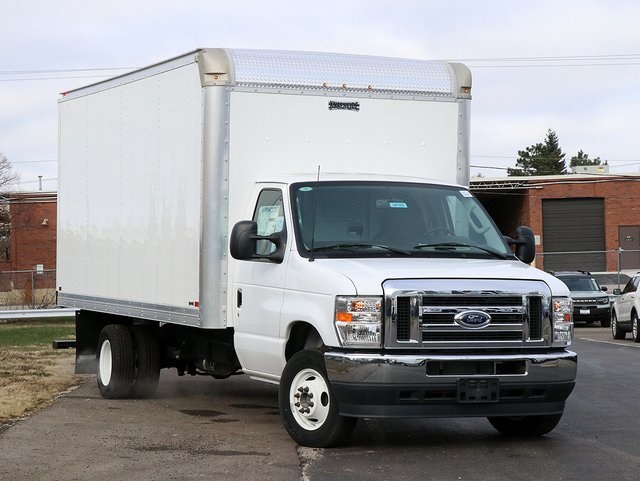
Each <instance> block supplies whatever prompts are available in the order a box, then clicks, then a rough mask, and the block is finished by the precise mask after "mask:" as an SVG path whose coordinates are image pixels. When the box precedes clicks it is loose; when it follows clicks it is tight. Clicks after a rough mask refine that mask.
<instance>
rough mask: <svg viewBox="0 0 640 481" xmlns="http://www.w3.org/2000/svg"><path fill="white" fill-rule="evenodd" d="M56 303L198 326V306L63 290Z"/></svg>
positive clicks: (88, 309) (59, 293)
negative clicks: (99, 295) (89, 294)
mask: <svg viewBox="0 0 640 481" xmlns="http://www.w3.org/2000/svg"><path fill="white" fill-rule="evenodd" d="M58 305H59V306H63V307H72V308H76V309H84V310H87V311H96V312H104V313H108V314H115V315H119V316H127V317H135V318H139V319H147V320H150V321H158V322H167V323H170V324H182V325H187V326H193V327H200V310H199V309H198V308H184V307H176V306H167V305H161V304H148V303H144V302H134V301H127V300H123V299H109V298H102V297H94V296H83V295H80V294H70V293H64V292H58Z"/></svg>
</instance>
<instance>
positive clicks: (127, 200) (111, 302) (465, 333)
mask: <svg viewBox="0 0 640 481" xmlns="http://www.w3.org/2000/svg"><path fill="white" fill-rule="evenodd" d="M470 99H471V75H470V73H469V70H468V69H467V68H466V67H465V66H464V65H461V64H456V63H447V62H440V61H422V60H409V59H396V58H383V57H371V56H357V55H344V54H324V53H304V52H291V51H263V50H243V49H239V50H235V49H199V50H196V51H193V52H190V53H188V54H185V55H182V56H179V57H177V58H173V59H170V60H167V61H163V62H160V63H157V64H155V65H151V66H149V67H147V68H143V69H140V70H137V71H134V72H132V73H128V74H125V75H122V76H119V77H116V78H113V79H110V80H107V81H104V82H100V83H97V84H94V85H90V86H87V87H84V88H80V89H77V90H73V91H70V92H67V93H65V94H63V95H62V96H61V98H60V99H59V121H60V126H59V129H60V143H59V162H60V167H59V197H58V201H59V212H58V216H59V217H58V226H59V227H58V267H57V269H58V303H59V305H61V306H67V307H75V308H76V309H78V313H77V317H76V333H77V339H76V340H77V363H76V368H77V372H81V373H87V372H97V382H98V386H99V389H100V392H101V394H102V395H103V396H104V397H107V398H127V397H144V396H150V395H152V394H153V392H154V391H155V389H156V386H157V383H158V376H159V371H160V369H162V368H176V369H177V370H178V373H179V374H185V373H187V374H207V375H211V376H213V377H214V378H225V377H228V376H230V375H232V374H235V373H244V374H246V375H248V376H250V377H251V378H255V379H257V380H261V381H266V382H270V383H277V384H278V385H279V401H278V402H279V408H280V412H281V417H282V420H283V424H284V426H285V427H286V430H287V431H288V432H289V434H290V435H291V437H292V438H293V439H294V440H295V441H296V442H298V443H299V444H302V445H306V446H330V445H335V444H338V443H340V442H342V441H344V440H345V439H347V437H348V435H349V433H350V431H351V430H352V429H353V427H354V425H355V422H356V420H357V419H358V418H362V417H369V418H371V417H391V418H401V417H468V416H475V417H478V416H482V417H487V418H488V419H489V421H490V423H491V424H492V425H493V426H494V427H495V428H496V429H497V430H498V431H500V432H503V433H508V434H521V435H543V434H545V433H547V432H549V431H551V430H552V429H553V428H554V427H555V426H556V425H557V423H558V422H559V420H560V417H561V416H562V413H563V410H564V407H565V400H566V399H567V397H568V396H569V394H570V393H571V391H572V389H573V387H574V382H575V377H576V369H577V356H576V354H575V353H573V352H571V351H569V350H568V347H569V346H570V344H571V341H572V337H573V322H572V305H571V300H570V298H569V291H568V290H567V287H566V286H565V285H564V284H563V283H562V282H560V281H558V280H557V279H555V278H554V277H552V276H551V275H548V274H546V273H544V272H541V271H539V270H537V269H535V268H533V267H531V266H530V265H528V264H529V263H531V262H532V261H533V258H534V255H535V247H534V241H533V234H532V232H531V230H530V229H528V228H526V227H522V228H518V230H517V233H516V236H515V238H511V237H506V236H503V235H502V234H501V233H500V232H499V231H498V229H497V228H496V226H495V224H494V223H493V222H492V220H491V219H490V218H489V217H488V215H487V214H486V212H485V210H484V209H483V208H482V206H481V205H480V203H479V202H478V201H477V200H476V199H475V198H474V196H473V195H472V194H471V193H470V192H469V190H468V188H467V187H466V185H467V184H468V180H469V104H470Z"/></svg>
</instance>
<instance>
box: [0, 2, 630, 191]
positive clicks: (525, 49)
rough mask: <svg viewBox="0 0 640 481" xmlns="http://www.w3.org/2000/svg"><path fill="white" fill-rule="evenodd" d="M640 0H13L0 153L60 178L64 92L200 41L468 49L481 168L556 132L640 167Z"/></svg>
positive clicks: (373, 51) (433, 52)
mask: <svg viewBox="0 0 640 481" xmlns="http://www.w3.org/2000/svg"><path fill="white" fill-rule="evenodd" d="M639 21H640V2H637V1H636V0H606V1H605V0H580V1H578V0H522V1H517V2H516V1H513V0H495V1H492V0H485V1H479V0H440V1H434V0H415V1H414V0H393V1H382V0H366V1H362V0H340V1H336V0H323V1H313V2H310V1H300V0H298V1H285V0H270V1H258V0H255V1H250V0H233V1H226V2H222V1H219V0H182V1H177V0H175V1H168V0H153V1H151V0H128V1H123V0H109V1H108V2H94V1H91V0H81V1H78V0H62V1H56V2H54V1H52V0H51V1H50V0H29V1H26V2H17V1H11V0H0V153H2V154H4V155H5V156H6V157H7V158H8V159H9V161H10V162H11V164H12V166H13V169H14V170H15V171H16V172H17V173H18V174H19V175H20V179H21V181H20V184H19V185H18V186H17V189H18V190H22V191H36V190H39V189H40V188H42V190H47V191H52V190H56V188H57V156H58V150H57V149H58V147H57V135H58V118H57V109H58V105H57V101H58V98H59V97H60V93H61V92H65V91H68V90H71V89H74V88H77V87H81V86H83V85H88V84H91V83H94V82H96V81H99V80H102V79H105V78H108V77H111V76H114V75H117V74H121V73H124V72H126V71H128V70H131V69H133V68H137V67H143V66H146V65H150V64H153V63H156V62H158V61H161V60H163V59H167V58H171V57H174V56H177V55H180V54H182V53H186V52H189V51H192V50H194V49H196V48H200V47H229V48H266V49H283V50H309V51H322V52H341V53H355V54H366V55H380V56H387V57H389V56H390V57H406V58H416V59H429V60H431V59H435V60H451V61H462V62H464V63H465V64H467V66H469V68H470V69H471V72H472V75H473V89H472V95H473V100H472V102H471V148H470V151H471V165H472V169H471V174H472V176H477V175H482V176H484V177H504V176H506V168H507V167H514V166H515V164H516V159H517V156H518V151H519V150H524V149H525V148H526V147H528V146H530V145H533V144H536V143H538V142H544V139H545V136H546V134H547V131H548V130H549V129H551V130H553V131H555V132H556V134H557V136H558V139H559V143H560V147H561V148H562V150H563V152H565V154H566V160H567V164H568V160H569V159H570V158H571V157H572V156H574V155H576V154H577V152H578V151H579V150H582V151H583V152H584V153H586V154H588V155H589V158H595V157H600V159H602V160H607V161H608V163H609V166H610V171H611V172H612V173H616V174H625V173H626V174H640V149H639V148H638V138H639V137H640V88H639V87H640V28H639V26H638V22H639Z"/></svg>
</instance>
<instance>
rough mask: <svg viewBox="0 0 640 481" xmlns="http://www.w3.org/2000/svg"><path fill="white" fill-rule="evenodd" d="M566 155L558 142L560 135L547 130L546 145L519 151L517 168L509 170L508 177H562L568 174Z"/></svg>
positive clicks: (535, 145)
mask: <svg viewBox="0 0 640 481" xmlns="http://www.w3.org/2000/svg"><path fill="white" fill-rule="evenodd" d="M564 156H565V154H564V153H563V152H562V149H561V148H560V145H559V142H558V135H557V134H556V133H555V132H554V131H553V130H551V129H549V130H547V135H546V137H545V140H544V143H537V144H533V145H531V146H529V147H527V148H526V149H525V150H519V151H518V160H516V167H515V168H508V169H507V175H510V176H516V175H521V176H522V175H560V174H566V173H567V167H566V165H565V162H564Z"/></svg>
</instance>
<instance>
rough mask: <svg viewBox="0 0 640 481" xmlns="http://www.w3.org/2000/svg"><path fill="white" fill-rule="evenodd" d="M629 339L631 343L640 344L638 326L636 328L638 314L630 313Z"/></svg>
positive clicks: (639, 327) (639, 329) (639, 328)
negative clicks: (631, 340)
mask: <svg viewBox="0 0 640 481" xmlns="http://www.w3.org/2000/svg"><path fill="white" fill-rule="evenodd" d="M631 338H632V339H633V342H640V326H638V313H637V312H636V311H633V312H632V313H631Z"/></svg>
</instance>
